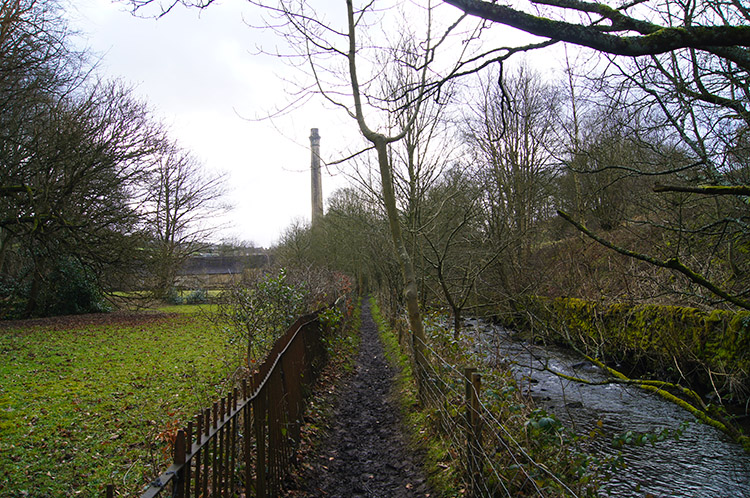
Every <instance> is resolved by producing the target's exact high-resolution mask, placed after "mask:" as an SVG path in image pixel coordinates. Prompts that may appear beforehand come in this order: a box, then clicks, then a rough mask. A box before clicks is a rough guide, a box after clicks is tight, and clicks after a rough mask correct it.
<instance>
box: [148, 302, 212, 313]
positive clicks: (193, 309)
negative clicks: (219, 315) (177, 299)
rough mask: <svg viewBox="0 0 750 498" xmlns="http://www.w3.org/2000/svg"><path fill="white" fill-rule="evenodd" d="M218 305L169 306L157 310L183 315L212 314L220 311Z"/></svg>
mask: <svg viewBox="0 0 750 498" xmlns="http://www.w3.org/2000/svg"><path fill="white" fill-rule="evenodd" d="M218 307H219V305H218V304H167V305H164V306H159V307H158V308H156V310H157V311H161V312H162V313H180V314H183V315H197V314H200V313H201V312H207V313H211V312H214V311H216V310H217V309H218Z"/></svg>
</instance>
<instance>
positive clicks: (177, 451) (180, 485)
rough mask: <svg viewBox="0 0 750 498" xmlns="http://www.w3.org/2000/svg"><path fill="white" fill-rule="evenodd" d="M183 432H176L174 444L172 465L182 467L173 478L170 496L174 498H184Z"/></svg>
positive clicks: (184, 443) (184, 444)
mask: <svg viewBox="0 0 750 498" xmlns="http://www.w3.org/2000/svg"><path fill="white" fill-rule="evenodd" d="M185 446H186V442H185V431H183V430H182V429H180V430H179V431H177V439H176V440H175V442H174V463H175V465H182V468H180V470H178V471H177V474H175V476H174V485H173V486H172V489H173V491H172V496H173V497H174V498H183V497H184V496H185Z"/></svg>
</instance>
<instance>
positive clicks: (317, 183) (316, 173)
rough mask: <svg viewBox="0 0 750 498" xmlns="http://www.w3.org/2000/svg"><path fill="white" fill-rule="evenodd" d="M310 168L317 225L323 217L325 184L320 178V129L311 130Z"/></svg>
mask: <svg viewBox="0 0 750 498" xmlns="http://www.w3.org/2000/svg"><path fill="white" fill-rule="evenodd" d="M310 150H311V152H312V157H311V160H310V170H311V172H312V182H311V187H312V224H313V225H315V224H316V223H317V221H318V220H320V219H321V218H322V217H323V184H322V181H321V179H320V135H318V129H317V128H312V129H311V130H310Z"/></svg>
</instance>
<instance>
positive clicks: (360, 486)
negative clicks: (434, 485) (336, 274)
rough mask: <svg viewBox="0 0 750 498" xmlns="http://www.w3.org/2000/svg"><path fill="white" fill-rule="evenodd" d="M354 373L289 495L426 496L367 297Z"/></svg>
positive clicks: (352, 497)
mask: <svg viewBox="0 0 750 498" xmlns="http://www.w3.org/2000/svg"><path fill="white" fill-rule="evenodd" d="M361 334H362V345H361V349H360V353H359V356H358V358H357V364H356V373H354V374H353V375H352V377H351V378H350V379H349V380H348V381H347V383H346V385H345V386H344V387H343V388H342V390H341V392H340V394H339V399H338V400H337V403H336V407H335V410H334V415H333V417H334V419H333V421H332V423H331V430H330V435H329V437H328V438H327V440H326V441H325V442H324V443H323V444H322V447H321V449H320V453H319V454H318V455H317V457H316V458H314V461H312V462H310V463H311V464H312V468H311V469H307V470H306V471H305V472H304V476H303V478H302V479H300V482H301V483H302V484H301V485H299V484H298V486H299V487H301V488H302V489H297V490H294V491H293V492H292V493H290V495H289V496H295V497H297V496H302V497H341V498H344V497H346V498H364V497H372V498H375V497H377V498H401V497H404V498H405V497H426V496H430V492H429V490H428V487H427V484H426V481H425V475H424V472H423V471H422V468H421V464H420V460H419V458H418V457H417V456H416V455H415V454H414V452H413V451H411V450H410V448H409V446H408V444H407V441H406V436H405V435H404V434H403V433H402V423H401V417H400V413H399V405H398V401H397V400H395V399H394V398H393V397H392V396H391V390H392V388H393V376H394V371H393V369H392V368H391V367H390V365H389V364H388V362H387V360H386V358H385V356H384V352H383V345H382V344H381V342H380V340H379V338H378V332H377V327H376V325H375V322H374V321H373V319H372V315H371V313H370V305H369V302H367V301H365V304H364V305H363V307H362V328H361Z"/></svg>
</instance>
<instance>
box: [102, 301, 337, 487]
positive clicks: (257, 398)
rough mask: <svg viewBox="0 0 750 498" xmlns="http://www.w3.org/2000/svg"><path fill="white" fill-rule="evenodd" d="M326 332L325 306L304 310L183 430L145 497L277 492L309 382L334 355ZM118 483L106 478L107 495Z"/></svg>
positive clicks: (294, 444)
mask: <svg viewBox="0 0 750 498" xmlns="http://www.w3.org/2000/svg"><path fill="white" fill-rule="evenodd" d="M322 334H323V326H322V324H321V322H320V319H319V317H318V314H316V313H313V314H310V315H306V316H303V317H301V318H299V319H298V320H297V321H296V322H295V323H294V325H292V326H291V327H290V328H289V330H288V331H287V332H286V333H285V334H284V335H283V336H282V337H281V338H280V339H279V340H278V341H276V344H275V345H274V347H273V349H272V350H271V352H270V353H269V354H268V356H267V358H266V361H265V362H264V363H263V364H262V365H261V366H260V368H259V371H258V372H257V373H256V374H255V375H253V377H252V379H250V382H247V381H245V382H243V384H242V388H241V389H234V391H233V392H232V393H231V394H229V395H228V396H227V397H226V398H222V399H221V400H220V401H217V402H215V403H214V404H213V407H212V408H211V409H207V410H205V411H204V412H203V413H202V414H199V415H197V416H196V417H195V421H191V422H189V423H188V425H187V427H186V428H185V429H183V430H180V431H179V432H178V433H177V439H176V441H175V447H174V463H173V464H172V465H171V466H170V467H169V468H168V469H167V470H166V472H164V473H163V474H161V475H160V476H159V477H157V478H156V479H155V480H154V481H153V482H152V483H151V484H150V486H149V487H148V489H146V491H145V492H144V493H143V494H142V495H141V498H151V497H156V496H170V497H177V498H183V497H184V498H199V497H229V496H232V497H236V496H246V497H247V498H250V497H258V498H263V497H266V496H276V495H277V494H278V491H279V488H280V485H281V481H282V479H283V478H284V475H285V473H286V471H287V470H288V467H289V464H290V461H291V459H292V457H293V456H294V453H295V450H296V448H297V445H298V444H299V439H300V428H301V424H302V413H303V407H304V398H305V394H306V391H307V390H308V389H307V388H308V387H309V386H310V384H311V383H312V382H313V381H314V379H315V378H316V377H317V374H318V373H319V371H320V369H321V367H322V366H323V365H324V364H325V361H326V359H327V358H326V355H327V350H326V347H325V344H324V342H323V335H322ZM165 490H166V492H165ZM114 491H115V489H114V486H112V485H110V486H107V490H106V496H107V498H110V497H112V496H114Z"/></svg>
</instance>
